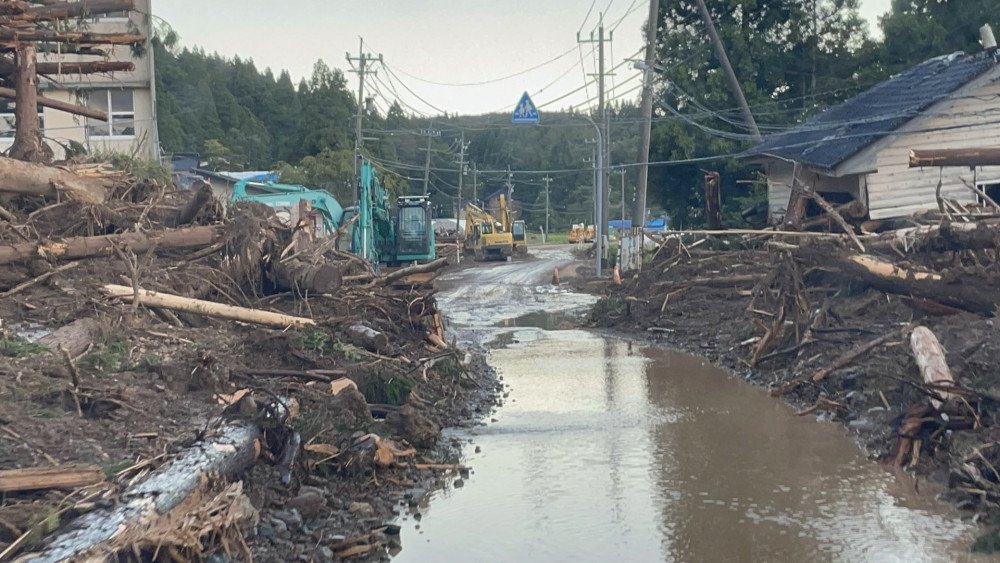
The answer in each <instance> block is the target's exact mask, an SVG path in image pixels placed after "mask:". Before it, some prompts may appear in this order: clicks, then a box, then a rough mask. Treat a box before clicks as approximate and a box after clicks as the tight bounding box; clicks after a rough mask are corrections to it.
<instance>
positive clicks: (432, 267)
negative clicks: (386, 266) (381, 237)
mask: <svg viewBox="0 0 1000 563" xmlns="http://www.w3.org/2000/svg"><path fill="white" fill-rule="evenodd" d="M447 265H448V259H447V258H438V259H437V260H434V261H433V262H428V263H426V264H420V265H417V266H410V267H409V268H400V269H398V270H396V271H394V272H390V273H389V274H388V275H386V276H385V277H384V278H381V279H380V280H379V283H382V284H391V283H392V282H394V281H396V280H398V279H400V278H405V277H406V276H409V275H411V274H424V273H427V272H435V271H437V270H440V269H441V268H444V267H445V266H447Z"/></svg>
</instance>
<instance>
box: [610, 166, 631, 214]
mask: <svg viewBox="0 0 1000 563" xmlns="http://www.w3.org/2000/svg"><path fill="white" fill-rule="evenodd" d="M614 173H615V174H618V175H619V176H621V177H622V223H624V222H625V207H626V205H625V169H624V168H619V169H618V170H615V172H614ZM633 226H634V225H633Z"/></svg>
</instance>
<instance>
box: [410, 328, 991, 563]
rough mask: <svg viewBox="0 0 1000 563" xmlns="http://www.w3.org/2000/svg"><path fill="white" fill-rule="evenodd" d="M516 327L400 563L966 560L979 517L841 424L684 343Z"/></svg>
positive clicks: (495, 355)
mask: <svg viewBox="0 0 1000 563" xmlns="http://www.w3.org/2000/svg"><path fill="white" fill-rule="evenodd" d="M517 324H522V323H517ZM515 331H516V332H515V338H513V339H512V341H513V342H514V344H511V345H509V346H507V347H504V348H501V349H496V350H493V351H492V352H491V353H490V362H491V363H492V365H493V366H495V367H496V369H497V370H498V371H499V372H500V374H502V375H503V376H504V381H505V382H506V383H507V384H509V385H510V386H511V394H510V397H509V399H508V402H507V404H506V405H505V406H504V407H503V408H501V409H500V410H499V411H498V412H497V413H496V414H495V415H494V417H495V419H496V420H495V421H494V422H490V423H489V424H487V425H486V426H482V427H478V428H476V429H473V430H471V431H469V430H466V431H457V432H455V433H453V434H452V435H453V436H458V437H459V438H461V439H463V440H466V439H468V440H471V442H472V443H470V444H469V446H468V447H467V449H466V453H467V463H468V464H469V465H470V466H471V467H472V468H473V473H472V475H471V476H470V477H469V478H468V479H465V480H464V484H463V486H462V487H461V488H456V487H453V486H449V487H446V488H444V489H443V490H440V491H437V492H435V493H432V494H431V495H430V497H431V498H430V502H429V503H427V504H424V505H423V506H421V507H420V508H419V509H417V510H416V512H419V513H420V514H419V516H416V515H415V514H414V512H412V511H411V512H410V513H408V514H406V515H404V516H403V517H402V518H401V524H402V525H403V534H402V551H401V552H400V553H399V554H398V555H397V557H396V560H398V561H435V562H436V561H444V562H451V561H454V562H459V561H461V562H466V561H477V562H478V561H519V562H520V561H615V560H618V561H712V562H714V561H907V562H909V561H956V560H958V561H961V560H971V557H970V556H969V555H967V553H966V551H965V549H966V548H965V546H966V545H968V542H969V541H970V540H971V538H972V537H973V536H974V534H975V532H976V528H975V526H973V525H971V524H968V523H966V522H963V521H962V520H961V519H960V518H959V515H958V514H957V513H956V512H955V511H953V510H952V509H951V508H950V507H949V506H947V505H946V504H944V503H941V502H938V501H936V500H935V499H934V496H933V493H932V492H929V491H927V490H926V489H928V487H926V486H921V487H920V489H921V492H920V493H917V492H916V491H915V488H914V485H913V482H912V480H910V479H908V478H906V477H905V476H899V475H896V474H895V473H893V472H890V471H888V470H887V469H885V468H884V467H882V466H880V465H878V464H876V463H874V462H871V461H869V460H867V459H866V458H865V457H864V456H863V455H862V454H861V453H860V451H859V449H858V448H857V446H856V445H855V444H854V443H853V442H852V441H851V439H850V438H849V437H848V436H847V434H846V432H845V430H844V429H843V428H842V427H840V426H838V425H835V424H832V423H820V422H817V421H816V420H814V419H812V418H811V417H796V416H794V414H793V412H792V410H791V409H790V408H789V407H788V406H787V405H785V404H783V403H782V402H780V401H778V400H775V399H773V398H771V397H769V396H767V395H766V393H764V392H763V391H762V390H760V389H758V388H755V387H752V386H750V385H748V384H746V383H745V382H742V381H739V380H738V379H735V378H732V377H729V376H727V375H726V374H725V373H723V372H721V371H720V370H718V369H716V368H714V367H713V366H711V365H708V364H706V363H705V362H704V361H702V360H700V359H698V358H696V357H692V356H689V355H686V354H680V353H673V352H667V351H663V350H659V349H656V348H649V347H641V346H632V345H630V344H629V343H627V342H623V341H620V340H617V339H612V338H606V337H604V336H601V335H597V334H593V333H590V332H586V331H579V330H566V331H545V330H539V329H533V328H520V329H515ZM476 447H479V448H481V452H479V453H477V452H476V451H475V449H474V448H476Z"/></svg>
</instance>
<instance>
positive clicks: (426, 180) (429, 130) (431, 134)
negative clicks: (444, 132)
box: [420, 121, 441, 194]
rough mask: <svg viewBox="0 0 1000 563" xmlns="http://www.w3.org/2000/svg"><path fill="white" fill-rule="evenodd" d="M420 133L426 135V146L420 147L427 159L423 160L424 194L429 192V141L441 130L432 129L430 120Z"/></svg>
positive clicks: (438, 134)
mask: <svg viewBox="0 0 1000 563" xmlns="http://www.w3.org/2000/svg"><path fill="white" fill-rule="evenodd" d="M420 134H421V135H423V136H425V137H427V148H426V149H424V148H421V149H420V150H422V151H427V159H426V160H425V161H424V194H429V193H431V192H430V190H431V151H432V149H431V142H432V141H433V140H434V137H440V136H441V132H440V131H437V130H435V129H434V122H433V121H432V122H431V124H430V127H428V128H427V129H421V130H420Z"/></svg>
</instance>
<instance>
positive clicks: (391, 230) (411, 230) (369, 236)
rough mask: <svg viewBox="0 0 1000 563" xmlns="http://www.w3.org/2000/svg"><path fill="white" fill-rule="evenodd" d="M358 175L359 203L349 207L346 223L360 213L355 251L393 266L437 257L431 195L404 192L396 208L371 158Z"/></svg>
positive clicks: (355, 237)
mask: <svg viewBox="0 0 1000 563" xmlns="http://www.w3.org/2000/svg"><path fill="white" fill-rule="evenodd" d="M358 176H359V177H358V206H357V207H351V208H348V210H347V212H346V213H345V219H344V222H345V224H346V222H347V221H351V220H352V219H353V217H354V216H357V219H356V220H354V227H353V229H352V237H351V241H352V245H351V249H352V251H353V252H354V253H355V254H357V255H358V256H361V257H362V258H364V259H365V260H367V261H368V262H370V263H372V264H387V265H389V266H398V265H400V264H403V263H406V262H418V261H428V260H434V259H435V258H436V251H435V248H434V226H433V224H432V221H431V219H432V217H431V202H430V198H428V197H427V196H425V195H421V196H400V197H399V198H397V199H396V206H395V209H393V208H392V207H391V206H390V204H389V193H388V192H387V191H386V190H385V188H383V187H382V183H381V182H380V181H379V179H378V174H377V173H376V172H375V168H374V167H373V166H372V164H371V163H370V162H368V161H367V160H366V161H362V163H361V169H360V171H359V174H358Z"/></svg>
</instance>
